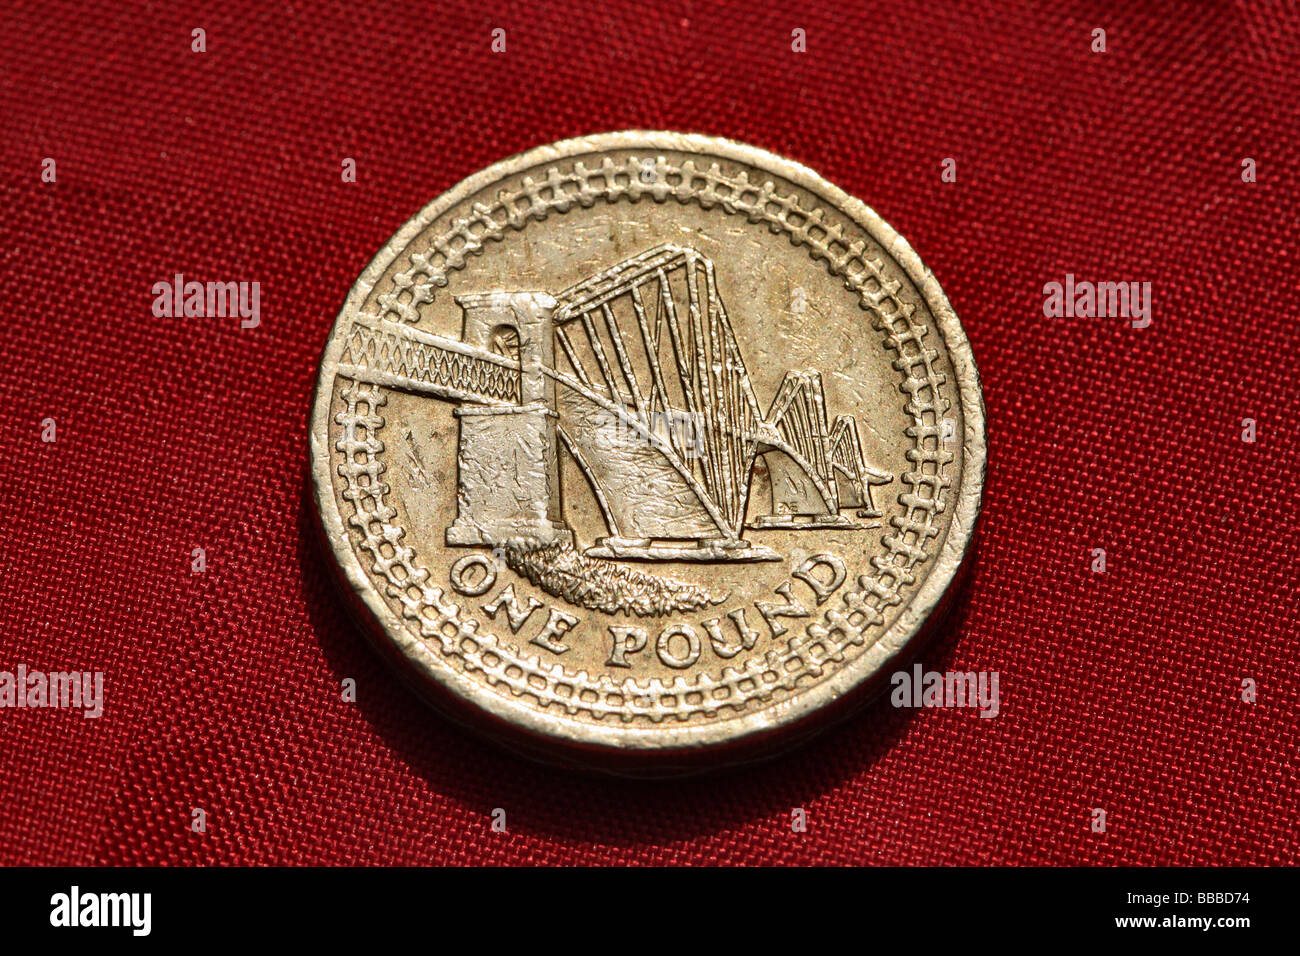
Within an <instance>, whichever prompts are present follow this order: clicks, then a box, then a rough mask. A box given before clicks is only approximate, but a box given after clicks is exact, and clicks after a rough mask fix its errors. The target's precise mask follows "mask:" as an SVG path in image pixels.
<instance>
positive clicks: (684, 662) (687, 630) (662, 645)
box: [655, 623, 700, 670]
mask: <svg viewBox="0 0 1300 956" xmlns="http://www.w3.org/2000/svg"><path fill="white" fill-rule="evenodd" d="M674 637H684V638H685V639H686V654H685V655H684V656H682V657H678V656H677V655H676V654H674V653H673V647H672V643H673V638H674ZM655 651H656V652H658V654H659V659H660V660H661V661H663V662H664V664H665V666H667V667H675V668H677V669H679V670H680V669H681V668H683V667H690V666H691V665H692V664H694V663H695V662H696V661H698V660H699V659H700V637H699V635H698V634H696V633H695V628H693V627H691V626H690V625H689V624H686V623H681V624H669V625H668V626H667V627H665V628H664V629H663V630H662V631H660V632H659V640H658V642H657V643H656V644H655Z"/></svg>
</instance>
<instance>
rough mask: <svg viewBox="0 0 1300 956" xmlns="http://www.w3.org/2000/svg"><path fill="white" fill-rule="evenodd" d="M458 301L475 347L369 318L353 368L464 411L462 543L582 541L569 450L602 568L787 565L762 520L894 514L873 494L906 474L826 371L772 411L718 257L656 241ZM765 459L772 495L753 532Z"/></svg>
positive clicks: (792, 389) (352, 354)
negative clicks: (568, 283)
mask: <svg viewBox="0 0 1300 956" xmlns="http://www.w3.org/2000/svg"><path fill="white" fill-rule="evenodd" d="M456 301H457V303H458V304H459V305H460V307H461V309H462V311H463V325H462V334H461V339H460V340H459V341H457V340H455V339H451V338H447V337H445V336H438V335H432V334H429V333H427V332H424V331H422V330H420V329H417V328H414V327H412V326H410V325H405V324H400V323H395V322H390V321H387V320H384V319H378V318H360V319H357V320H355V321H354V323H353V325H352V327H351V329H350V330H349V332H348V334H347V337H346V342H345V347H344V351H343V354H342V357H341V359H340V362H339V369H338V371H339V374H340V375H343V376H346V377H348V378H352V379H355V380H357V381H361V382H368V383H373V384H378V385H383V386H386V387H389V388H396V389H401V390H404V391H408V392H412V393H415V394H418V395H427V396H431V397H435V398H439V399H443V400H446V401H451V402H454V403H456V405H457V407H456V408H455V411H454V414H455V415H456V416H457V418H458V420H459V430H460V436H459V447H458V454H457V467H458V476H457V500H456V506H457V515H456V518H455V520H454V521H453V522H452V523H451V524H450V525H449V526H448V527H447V529H446V540H447V543H448V544H449V545H463V546H488V547H494V548H495V547H503V548H507V549H510V550H512V551H514V552H515V553H519V552H528V551H536V550H538V549H549V548H555V547H561V548H566V547H567V548H571V547H573V544H574V542H573V533H572V531H571V530H570V529H569V527H568V525H567V523H566V522H565V520H564V517H563V513H562V509H561V490H560V480H559V447H560V445H563V446H564V448H565V449H566V450H567V452H568V453H569V454H570V455H571V456H572V458H573V460H574V462H575V463H576V464H577V466H578V468H579V469H580V470H581V472H582V473H583V475H584V476H585V477H586V479H587V481H588V483H589V484H590V486H591V489H592V492H593V495H594V497H595V499H596V502H597V503H598V505H599V507H600V510H601V513H602V516H603V518H604V521H605V524H606V525H607V527H608V529H609V534H608V535H607V536H605V537H602V538H599V539H598V540H597V541H596V542H594V544H593V545H592V546H590V547H588V548H587V549H586V550H585V555H586V557H588V558H594V559H600V558H612V559H623V560H641V561H756V560H774V559H776V558H778V557H779V555H778V554H777V553H776V552H774V551H773V550H772V549H771V548H768V547H766V546H764V545H761V544H757V543H752V542H749V541H747V540H745V538H744V537H743V532H744V530H745V529H746V527H749V528H786V529H810V528H827V527H842V528H852V527H858V526H859V525H858V524H856V523H855V520H854V519H855V518H871V517H878V516H879V512H878V511H877V509H876V507H875V505H874V503H873V501H872V496H871V489H872V486H876V485H883V484H887V483H888V482H890V481H891V480H892V476H891V475H888V474H886V473H884V472H881V471H878V470H876V469H873V468H871V467H870V466H869V465H868V464H867V463H866V461H865V460H864V457H863V453H862V447H861V444H860V441H859V437H858V430H857V423H856V421H855V419H854V418H853V417H852V416H851V415H839V416H837V417H836V418H835V419H834V420H832V421H828V418H827V414H826V408H825V397H824V393H823V388H822V380H821V375H820V374H819V373H818V372H816V371H812V370H793V371H790V372H788V373H787V374H786V376H785V378H784V380H783V381H782V383H781V385H780V387H779V388H778V390H777V394H776V396H775V397H774V398H773V400H772V403H771V405H770V406H769V408H768V411H767V414H766V415H764V414H762V413H761V411H760V408H759V404H758V400H757V398H756V396H755V394H754V389H753V385H752V384H751V382H750V379H749V375H748V373H747V371H746V369H745V363H744V360H743V358H742V357H741V353H740V349H739V347H738V346H737V343H736V339H735V334H734V332H733V330H732V326H731V322H730V320H729V319H728V317H727V312H726V308H725V307H724V305H723V303H722V299H721V298H720V297H719V295H718V292H717V289H716V286H715V281H714V269H713V263H712V262H710V261H709V259H707V258H706V257H705V256H703V255H701V254H700V253H699V252H697V251H696V250H694V249H691V248H687V247H682V246H675V245H662V246H657V247H656V248H653V249H650V250H648V251H646V252H643V253H641V254H640V255H638V256H635V257H633V258H631V259H628V260H626V261H624V262H621V263H619V264H617V265H615V266H612V267H611V268H608V269H605V270H604V271H602V272H599V273H597V274H596V275H593V276H591V277H590V278H588V279H585V280H584V281H582V282H580V283H578V284H577V285H575V286H572V287H571V288H569V289H567V290H565V291H563V292H560V293H558V294H556V295H550V294H547V293H543V292H506V291H498V292H487V293H480V294H472V295H462V296H458V297H457V298H456ZM760 457H761V458H762V459H763V460H764V462H765V463H766V465H767V469H768V474H769V477H770V486H771V494H770V502H765V503H764V504H765V506H767V507H766V511H765V512H764V513H763V514H761V515H759V516H757V517H755V518H753V519H752V520H751V521H750V522H749V523H748V524H746V521H745V516H746V514H747V512H748V510H749V496H750V486H751V481H752V477H753V473H754V466H755V464H756V462H757V460H758V459H759V458H760ZM845 510H854V511H855V512H856V513H855V514H854V515H852V516H850V515H846V514H844V513H843V511H845Z"/></svg>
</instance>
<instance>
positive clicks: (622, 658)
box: [605, 624, 646, 667]
mask: <svg viewBox="0 0 1300 956" xmlns="http://www.w3.org/2000/svg"><path fill="white" fill-rule="evenodd" d="M609 633H610V635H611V636H612V637H613V638H614V646H613V647H612V648H611V649H610V652H609V660H607V661H605V663H606V664H607V665H609V666H610V667H631V666H632V665H631V664H629V663H628V662H627V655H629V654H636V653H639V652H640V651H642V650H644V649H645V642H646V632H645V631H643V630H642V629H641V628H639V627H627V626H626V625H623V624H611V625H610V626H609Z"/></svg>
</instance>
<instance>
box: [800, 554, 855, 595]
mask: <svg viewBox="0 0 1300 956" xmlns="http://www.w3.org/2000/svg"><path fill="white" fill-rule="evenodd" d="M818 565H821V566H822V567H825V568H829V569H830V572H831V574H830V577H829V578H828V579H827V580H825V581H821V580H819V579H818V578H817V577H816V576H814V575H813V573H812V571H813V568H815V567H817V566H818ZM790 573H791V574H792V575H793V576H794V577H796V578H798V579H799V580H800V581H802V582H803V583H804V584H806V585H808V586H809V587H810V588H812V589H813V593H814V594H816V595H817V604H818V605H822V604H825V603H826V599H827V598H828V597H830V596H831V595H832V594H834V593H835V591H836V589H837V588H838V587H839V586H840V585H841V584H843V583H844V579H845V578H846V577H848V575H849V571H848V568H846V567H845V566H844V562H843V561H841V560H840V559H839V558H837V557H835V555H833V554H831V553H830V552H829V551H823V552H821V553H820V554H814V555H813V556H812V557H811V558H809V559H808V560H807V561H805V562H804V563H803V564H801V565H799V567H797V568H795V569H794V570H793V571H791V572H790Z"/></svg>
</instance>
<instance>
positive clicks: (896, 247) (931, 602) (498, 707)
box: [310, 130, 987, 754]
mask: <svg viewBox="0 0 1300 956" xmlns="http://www.w3.org/2000/svg"><path fill="white" fill-rule="evenodd" d="M613 149H660V150H670V151H683V152H694V153H702V154H704V155H706V156H708V155H712V156H715V157H717V158H721V159H730V160H735V161H737V162H741V163H745V164H748V165H750V166H753V167H755V168H757V169H760V170H764V171H767V172H770V173H772V174H774V175H777V176H780V177H783V178H785V179H787V180H788V181H790V182H791V183H794V184H795V185H797V186H799V187H800V188H802V189H804V190H806V191H808V192H809V193H811V194H813V195H814V196H817V197H818V198H819V199H821V200H822V201H824V202H826V203H828V204H830V205H832V206H833V207H834V208H836V209H838V210H839V211H840V212H841V213H842V214H844V215H845V216H847V217H848V218H850V219H852V220H853V221H854V222H855V223H857V224H858V225H859V226H861V227H862V228H863V229H864V230H866V232H867V233H868V234H869V235H870V236H871V237H872V238H873V239H874V240H875V241H876V242H877V243H879V244H880V246H881V247H882V248H883V249H884V250H885V252H887V253H888V254H889V255H890V256H891V257H892V258H893V260H894V261H895V262H896V263H897V264H898V265H899V267H900V268H902V269H903V271H904V272H905V273H906V275H907V276H908V278H909V279H910V280H911V281H912V283H913V284H914V285H915V286H916V288H917V290H918V292H919V293H920V294H921V296H922V297H923V298H924V300H925V302H926V305H927V306H928V307H929V309H930V312H931V315H932V316H933V318H934V321H935V325H936V327H937V328H938V330H939V333H940V335H941V336H942V338H943V341H944V345H945V347H946V349H947V351H948V356H949V362H950V364H951V366H952V369H953V374H954V376H955V378H956V385H957V391H958V400H959V401H960V403H961V409H962V420H963V422H964V427H965V432H964V435H963V447H962V468H961V478H960V482H959V484H958V487H957V490H956V494H955V497H954V499H953V503H952V508H953V516H952V520H951V522H950V524H949V527H948V530H947V532H946V534H945V535H944V540H943V543H942V545H941V547H940V549H939V550H938V552H936V553H935V554H934V555H933V557H932V558H931V561H932V564H931V567H930V569H929V572H928V573H927V574H926V576H925V578H924V580H923V581H922V582H921V585H920V587H919V588H918V589H917V591H916V593H915V594H914V595H913V596H912V598H911V599H910V600H909V601H908V602H907V604H906V605H905V606H904V608H903V609H902V610H901V611H900V612H899V614H898V616H897V617H896V618H895V620H894V622H893V623H892V624H891V625H890V627H889V628H888V629H887V630H886V631H885V632H884V633H883V634H882V635H881V636H880V637H879V638H878V639H877V640H876V641H875V642H874V643H873V644H872V646H871V647H870V648H868V649H867V650H866V651H864V652H863V653H862V654H861V655H859V656H858V657H857V658H856V659H854V661H853V662H852V663H851V664H848V665H846V666H844V667H843V668H841V669H840V670H838V671H836V672H835V673H834V674H833V675H831V676H830V677H828V678H825V679H823V680H821V681H819V682H818V683H817V684H815V685H814V686H813V687H811V688H809V689H807V690H805V691H801V692H796V693H795V694H793V695H792V696H791V697H789V698H787V699H785V700H782V701H779V702H777V703H775V704H770V705H767V706H765V707H760V708H759V709H757V710H755V711H754V712H752V713H747V714H743V715H737V716H734V717H726V718H717V719H715V720H712V721H706V722H702V723H698V724H691V725H687V726H674V725H673V724H672V723H671V718H669V719H668V720H665V721H664V722H663V723H661V724H659V725H657V726H655V727H650V728H646V727H628V726H615V725H602V724H595V723H590V722H586V721H581V720H576V719H573V718H570V717H568V716H566V715H563V714H555V713H551V712H549V711H547V710H544V709H541V708H537V707H533V706H530V705H528V704H527V703H524V702H522V701H521V700H519V699H515V698H511V697H507V696H503V695H501V694H500V693H498V692H496V691H494V690H492V689H491V688H489V687H486V686H484V685H483V684H481V683H479V682H477V681H475V680H474V679H472V678H470V677H468V676H466V675H464V674H462V673H460V672H458V671H457V670H455V669H454V668H453V667H451V666H449V665H447V664H446V663H444V662H443V661H442V658H441V656H440V655H438V654H437V653H435V652H433V651H431V650H430V649H429V647H428V646H427V645H426V644H425V643H424V642H422V641H420V640H419V639H418V638H417V637H416V636H415V635H414V634H412V633H411V631H410V630H409V629H408V628H407V626H406V624H405V622H403V621H402V620H401V618H400V617H399V616H398V615H397V614H396V613H394V612H393V610H392V609H391V608H390V607H389V606H388V603H387V602H386V601H385V600H384V598H383V596H382V595H381V594H380V593H379V592H378V591H377V590H376V588H375V586H374V584H373V583H372V582H371V580H370V578H369V576H368V575H367V574H366V573H365V571H364V570H363V568H362V566H361V562H360V559H359V557H358V556H357V554H356V552H355V550H354V549H353V548H352V547H351V542H350V539H349V537H348V533H347V531H346V528H345V525H344V522H343V518H342V516H341V515H340V514H339V509H338V502H337V498H336V495H335V491H334V480H333V476H332V473H331V456H330V452H329V421H330V410H331V407H332V399H333V393H334V380H335V377H336V376H337V371H338V359H339V356H340V353H341V351H342V347H343V344H344V342H343V337H342V336H340V335H339V334H338V333H339V332H340V330H341V329H342V328H343V327H344V323H347V322H350V321H351V320H352V318H353V317H354V316H356V315H357V314H358V312H359V311H360V308H361V306H362V304H363V303H364V302H365V299H366V297H367V296H368V295H369V294H370V291H371V289H372V288H373V287H374V285H375V283H376V282H378V281H379V280H380V278H381V277H382V276H383V274H384V273H385V272H386V271H387V269H388V268H389V266H391V265H392V264H393V262H394V261H395V260H396V259H397V258H398V257H399V256H400V255H401V254H402V253H403V251H404V250H405V249H406V247H407V246H408V245H409V244H410V243H411V242H412V241H413V240H414V239H415V238H416V237H417V236H418V235H419V234H420V233H421V232H422V231H424V229H425V228H427V227H428V225H429V224H430V223H432V222H433V221H434V220H436V219H437V218H438V217H440V216H442V215H443V214H444V213H446V212H447V211H448V210H449V209H451V208H452V207H453V206H455V205H457V204H458V203H461V202H463V201H464V200H465V199H467V198H468V197H470V196H472V195H474V194H475V193H477V192H479V191H480V190H482V189H484V188H486V187H489V186H491V185H492V184H493V183H494V182H496V181H499V180H501V179H503V178H505V177H508V176H512V175H515V174H517V173H521V172H523V171H525V170H527V169H530V168H532V167H534V166H538V165H541V164H544V163H552V162H556V161H559V160H568V159H573V158H575V157H579V156H582V155H584V154H587V153H600V152H603V151H606V150H613ZM310 429H311V448H310V454H311V482H312V487H313V497H314V499H315V504H316V510H317V516H318V519H319V521H320V523H321V526H322V529H323V531H324V533H325V536H326V538H327V539H328V540H329V543H330V550H331V552H332V553H333V555H334V558H335V560H336V561H337V562H338V565H339V569H340V570H341V571H342V573H343V575H344V577H345V578H346V580H347V583H348V585H349V587H350V588H351V590H352V593H353V595H354V596H355V598H356V599H357V601H354V602H353V603H354V606H355V605H356V604H357V603H358V602H359V604H360V607H361V608H363V609H364V611H365V617H364V619H363V624H365V625H367V627H366V629H367V631H369V632H371V634H370V636H371V638H372V639H374V640H379V641H381V642H387V643H388V645H390V647H392V648H394V649H395V650H396V651H397V652H398V654H399V656H400V658H402V659H404V661H405V662H406V663H407V664H408V665H409V666H410V669H413V670H414V671H415V672H416V674H417V675H418V677H419V678H421V679H422V680H423V681H432V682H433V684H434V685H435V688H427V687H423V686H421V687H420V688H419V689H420V690H422V691H425V692H428V691H430V690H440V691H441V692H442V693H444V694H450V695H451V696H452V698H453V699H455V700H460V701H464V702H467V703H469V704H471V705H473V706H474V707H476V708H478V709H479V710H481V711H482V712H483V713H484V715H485V716H487V717H491V718H495V719H496V720H499V721H502V722H503V723H504V724H505V725H506V726H508V727H513V728H517V729H518V730H520V731H523V732H526V733H527V734H529V735H531V736H533V737H535V738H538V739H539V740H540V741H543V742H551V743H554V744H556V745H558V746H560V747H562V748H579V749H587V750H590V749H592V748H596V749H605V748H608V749H611V750H615V751H622V752H641V753H646V754H652V753H653V754H671V753H673V752H680V753H682V754H686V753H689V752H694V751H700V750H708V749H712V748H715V747H722V746H728V747H730V746H733V745H736V746H739V745H741V744H743V743H744V742H745V741H746V740H751V739H753V738H758V737H766V736H771V735H774V734H776V733H778V732H785V731H792V730H793V729H794V728H795V727H796V726H802V725H804V724H805V723H806V722H808V721H810V720H811V719H812V718H813V717H815V715H816V714H817V712H818V711H820V710H822V709H823V708H826V707H829V705H832V704H834V703H836V702H837V701H840V700H841V699H843V698H845V697H847V696H848V695H851V694H854V692H855V691H858V690H860V689H862V688H863V687H864V685H867V684H869V683H871V679H872V678H873V677H875V676H877V675H880V674H882V673H885V672H886V667H887V665H888V663H889V661H891V660H892V659H894V658H899V657H902V656H903V655H904V654H905V653H906V651H907V648H908V645H909V644H910V643H911V642H912V640H913V639H914V638H916V637H918V635H920V634H921V632H922V630H923V628H924V625H925V624H926V622H927V620H928V619H929V618H930V616H931V614H932V612H934V611H935V610H936V608H938V607H939V605H940V604H941V602H943V600H944V598H945V595H946V594H947V592H948V590H949V588H950V587H951V586H952V584H953V582H954V580H955V579H956V577H957V573H958V571H959V569H960V568H961V566H962V562H963V560H964V559H965V557H966V555H967V553H968V551H969V550H970V546H971V542H972V539H973V536H974V531H975V524H976V520H977V518H978V516H979V510H980V499H981V495H982V492H983V487H984V474H985V467H986V454H987V451H986V446H985V421H984V401H983V395H982V392H981V389H980V379H979V372H978V369H977V368H976V365H975V358H974V356H973V354H972V353H971V348H970V343H969V341H968V340H967V338H966V334H965V332H964V330H963V329H962V327H961V323H960V322H959V321H958V319H957V316H956V313H955V312H954V311H953V309H952V307H951V306H950V305H949V303H948V299H947V297H946V296H945V295H944V293H943V290H942V289H941V288H940V287H939V283H938V281H937V280H936V279H935V278H934V275H933V274H932V273H931V272H930V270H929V269H928V268H927V267H926V266H925V264H924V263H923V262H922V261H921V258H920V257H919V256H918V255H917V254H916V252H915V251H914V250H913V249H912V247H911V246H910V245H908V243H907V241H906V240H905V239H903V237H902V236H900V235H899V234H898V233H897V232H895V231H894V229H893V228H892V227H890V226H889V225H888V224H887V223H886V222H885V221H884V220H883V219H881V218H880V216H878V215H877V214H876V213H875V212H874V211H873V210H872V209H871V208H870V207H868V206H867V205H866V204H865V203H863V202H862V201H861V200H859V199H856V198H854V197H853V196H850V195H849V194H848V193H846V192H844V190H842V189H840V188H839V187H838V186H835V185H833V184H832V183H830V182H828V181H827V180H826V179H824V178H823V177H822V176H820V175H819V174H817V173H815V172H813V171H812V170H811V169H809V168H807V167H806V166H803V165H801V164H799V163H796V162H794V161H792V160H789V159H784V158H782V157H780V156H777V155H775V154H774V153H770V152H768V151H766V150H764V149H760V148H758V147H755V146H749V145H746V144H743V143H738V142H735V141H733V140H728V139H723V138H720V137H714V136H705V135H701V134H696V133H672V132H657V131H643V130H624V131H620V132H615V133H600V134H595V135H592V136H583V137H578V138H575V139H568V140H562V141H560V142H556V143H551V144H548V145H546V146H540V147H537V148H535V149H531V150H528V151H527V152H523V153H520V154H518V155H515V156H512V157H509V158H508V159H504V160H502V161H500V162H498V163H494V164H493V165H491V166H489V167H487V168H486V169H483V170H481V171H479V172H477V173H475V174H473V175H472V176H470V177H468V178H467V179H465V180H462V181H461V182H460V183H458V184H457V185H455V186H453V187H452V188H451V189H449V190H448V191H446V192H444V193H443V194H442V195H440V196H438V197H437V198H436V199H434V200H433V201H432V202H431V203H429V204H428V205H427V206H425V207H424V208H423V209H421V210H420V211H419V213H417V214H416V215H415V216H414V217H413V218H411V219H410V220H409V221H408V222H406V223H405V224H404V225H403V226H402V228H401V229H399V230H398V231H397V233H396V234H395V235H394V236H393V237H392V238H391V239H390V240H389V241H388V243H387V244H385V246H384V248H383V249H382V250H381V251H380V252H379V253H378V255H376V256H375V257H374V259H372V260H371V262H370V264H369V265H368V266H367V267H366V268H365V270H364V271H363V272H362V273H361V275H360V276H359V277H358V279H357V280H356V282H355V283H354V284H353V286H352V289H351V291H350V292H349V293H348V297H347V299H346V301H345V302H344V305H343V308H342V309H341V310H340V312H339V314H338V317H337V318H336V319H335V321H334V325H333V327H332V328H331V330H330V337H329V340H328V343H327V345H326V348H325V352H324V355H323V357H322V360H321V365H320V371H319V374H318V376H317V379H316V391H315V395H314V397H313V400H312V411H311V422H310ZM340 541H341V542H342V544H339V542H340ZM381 649H382V645H381ZM432 696H434V697H435V698H436V694H435V695H432ZM434 702H435V703H437V702H438V701H437V700H436V699H435V700H434Z"/></svg>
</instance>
